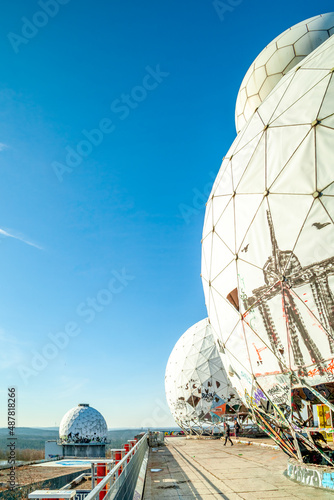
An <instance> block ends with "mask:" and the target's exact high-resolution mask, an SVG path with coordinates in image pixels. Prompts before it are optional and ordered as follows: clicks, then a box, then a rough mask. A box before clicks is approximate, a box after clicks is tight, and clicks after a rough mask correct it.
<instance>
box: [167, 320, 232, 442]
mask: <svg viewBox="0 0 334 500" xmlns="http://www.w3.org/2000/svg"><path fill="white" fill-rule="evenodd" d="M165 388H166V398H167V402H168V406H169V408H170V410H171V413H172V415H173V417H174V419H175V421H176V422H177V424H178V425H179V426H180V427H181V428H182V429H183V430H185V431H186V432H187V431H189V430H190V431H194V432H196V433H202V432H203V431H205V430H210V429H211V430H213V429H214V427H216V426H219V425H220V424H222V422H223V417H224V416H225V417H226V415H233V414H235V413H236V411H238V409H239V407H240V403H241V402H240V399H239V398H238V396H237V394H236V391H235V390H234V389H233V387H232V384H231V382H230V381H229V378H228V376H227V375H226V372H225V370H224V367H223V364H222V362H221V358H220V356H219V353H218V350H217V347H216V344H215V340H214V338H213V335H212V332H211V325H210V323H209V321H208V319H204V320H202V321H199V322H198V323H196V324H195V325H193V326H192V327H191V328H189V329H188V330H187V331H186V332H185V333H184V334H183V335H182V336H181V338H180V339H179V340H178V341H177V343H176V344H175V347H174V349H173V351H172V353H171V355H170V357H169V360H168V363H167V368H166V376H165Z"/></svg>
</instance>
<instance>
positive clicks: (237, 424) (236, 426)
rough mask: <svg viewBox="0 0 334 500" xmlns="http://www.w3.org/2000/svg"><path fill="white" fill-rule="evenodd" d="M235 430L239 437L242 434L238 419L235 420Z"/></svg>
mask: <svg viewBox="0 0 334 500" xmlns="http://www.w3.org/2000/svg"><path fill="white" fill-rule="evenodd" d="M234 429H235V437H238V435H239V432H240V424H239V422H238V420H237V419H235V423H234Z"/></svg>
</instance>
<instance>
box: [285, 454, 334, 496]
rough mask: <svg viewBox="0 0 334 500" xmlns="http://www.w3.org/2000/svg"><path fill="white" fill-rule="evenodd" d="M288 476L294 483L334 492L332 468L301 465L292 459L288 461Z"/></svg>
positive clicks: (333, 472)
mask: <svg viewBox="0 0 334 500" xmlns="http://www.w3.org/2000/svg"><path fill="white" fill-rule="evenodd" d="M287 475H288V477H290V478H291V479H293V480H294V481H297V482H298V483H301V484H304V485H306V486H314V487H315V488H326V489H329V490H334V470H333V468H330V467H321V466H312V465H301V464H300V463H298V462H296V461H295V460H292V459H290V460H289V461H288V468H287Z"/></svg>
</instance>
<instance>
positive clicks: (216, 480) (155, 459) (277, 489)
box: [144, 438, 334, 500]
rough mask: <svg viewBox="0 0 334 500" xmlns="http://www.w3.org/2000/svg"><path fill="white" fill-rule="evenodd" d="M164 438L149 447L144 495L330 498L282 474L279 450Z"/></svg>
mask: <svg viewBox="0 0 334 500" xmlns="http://www.w3.org/2000/svg"><path fill="white" fill-rule="evenodd" d="M166 444H167V446H163V447H161V448H156V451H153V449H151V450H150V457H149V463H148V468H147V477H146V486H145V492H144V500H164V499H167V498H168V499H175V500H176V499H181V498H182V499H183V498H184V499H190V498H201V499H203V500H213V499H214V498H219V499H221V500H222V499H225V500H236V499H243V500H269V499H275V500H281V499H284V500H287V499H291V500H295V499H299V500H307V499H311V498H312V499H314V500H315V499H319V500H320V499H321V500H327V499H328V500H334V492H333V493H332V492H330V491H328V492H327V491H326V490H321V489H317V488H312V487H308V486H302V485H300V484H297V483H294V482H292V481H291V480H290V479H288V478H286V477H285V476H284V475H283V472H284V471H285V469H286V466H287V456H286V455H285V454H284V453H283V452H281V451H276V450H273V449H270V448H263V447H259V446H247V445H244V444H235V445H234V446H231V445H228V446H224V445H223V442H222V441H221V440H193V439H186V438H167V439H166ZM152 469H161V470H157V471H155V472H153V471H152Z"/></svg>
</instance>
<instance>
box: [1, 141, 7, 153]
mask: <svg viewBox="0 0 334 500" xmlns="http://www.w3.org/2000/svg"><path fill="white" fill-rule="evenodd" d="M7 148H8V146H7V144H4V143H3V142H0V151H3V150H4V149H7Z"/></svg>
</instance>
